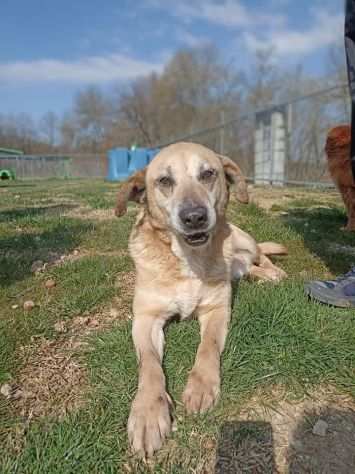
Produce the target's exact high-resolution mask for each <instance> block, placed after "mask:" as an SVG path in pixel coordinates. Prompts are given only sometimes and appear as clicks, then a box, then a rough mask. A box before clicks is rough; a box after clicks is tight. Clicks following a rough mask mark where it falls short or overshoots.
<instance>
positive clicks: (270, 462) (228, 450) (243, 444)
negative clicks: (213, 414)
mask: <svg viewBox="0 0 355 474" xmlns="http://www.w3.org/2000/svg"><path fill="white" fill-rule="evenodd" d="M237 472H240V473H242V472H245V473H247V472H253V473H255V474H274V473H275V472H277V471H276V467H275V458H274V449H273V434H272V427H271V424H270V423H266V422H263V421H233V422H227V423H225V424H224V425H222V429H221V434H220V438H219V442H218V447H217V455H216V465H215V474H232V473H237Z"/></svg>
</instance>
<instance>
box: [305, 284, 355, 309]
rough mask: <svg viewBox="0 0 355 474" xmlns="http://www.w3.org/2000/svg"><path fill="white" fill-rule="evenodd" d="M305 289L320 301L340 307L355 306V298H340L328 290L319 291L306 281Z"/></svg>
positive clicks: (311, 296) (310, 295)
mask: <svg viewBox="0 0 355 474" xmlns="http://www.w3.org/2000/svg"><path fill="white" fill-rule="evenodd" d="M304 290H305V292H306V294H307V295H308V296H309V297H310V298H312V299H315V300H317V301H319V302H320V303H324V304H328V305H330V306H336V307H338V308H355V298H339V297H336V296H332V295H329V293H328V292H325V291H324V292H323V291H319V290H317V289H316V288H312V287H311V286H310V284H309V283H305V285H304Z"/></svg>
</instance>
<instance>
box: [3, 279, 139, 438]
mask: <svg viewBox="0 0 355 474" xmlns="http://www.w3.org/2000/svg"><path fill="white" fill-rule="evenodd" d="M134 275H135V274H134V272H127V273H121V274H119V277H118V278H119V279H118V281H117V286H118V287H119V289H120V294H119V296H117V297H116V298H114V300H113V302H112V304H111V306H110V307H108V308H104V309H103V310H100V311H98V312H96V313H94V314H89V313H84V314H83V315H80V316H77V317H75V318H74V319H72V320H70V321H57V322H56V323H55V324H54V330H55V331H56V332H57V333H58V337H57V338H56V339H53V340H47V339H43V338H40V339H38V338H33V342H32V344H31V345H30V346H25V347H22V348H21V351H20V354H19V357H20V358H21V359H22V360H23V361H24V367H23V369H22V370H21V371H20V373H19V375H18V376H17V378H16V380H13V381H11V383H10V384H6V385H7V387H5V388H6V391H5V390H4V393H5V395H4V394H2V395H0V396H6V398H7V399H8V400H9V401H10V403H11V405H12V406H13V408H14V409H15V410H16V411H17V412H19V413H20V415H21V416H22V417H23V419H24V422H23V424H22V427H17V428H16V429H17V431H19V433H20V432H21V433H22V436H23V435H24V432H25V428H24V427H25V426H27V425H28V423H30V422H31V420H32V419H33V418H37V417H44V416H51V417H54V418H61V417H63V416H65V415H66V414H67V413H68V412H70V411H73V410H77V409H78V408H80V407H81V406H82V405H83V404H84V403H85V396H86V393H87V391H88V390H89V381H88V374H87V371H86V368H85V367H84V366H83V365H81V364H80V358H79V354H80V352H81V351H83V349H84V348H86V349H88V342H87V340H86V337H87V336H88V335H89V334H90V333H93V332H97V331H100V330H104V329H107V328H109V327H111V326H112V325H113V324H114V323H115V322H116V321H122V320H127V319H130V318H131V317H132V316H131V303H132V297H133V291H134ZM19 433H17V435H16V434H15V433H12V434H10V438H11V437H12V438H13V442H12V443H11V444H12V445H21V442H20V441H19V440H20V435H19ZM16 436H17V438H18V439H17V440H16V442H15V441H14V440H15V438H16Z"/></svg>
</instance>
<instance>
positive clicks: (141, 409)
mask: <svg viewBox="0 0 355 474" xmlns="http://www.w3.org/2000/svg"><path fill="white" fill-rule="evenodd" d="M157 314H159V313H157V312H154V313H153V312H147V313H146V312H143V313H141V312H140V313H139V314H138V315H137V316H136V317H135V319H134V322H133V329H132V335H133V342H134V345H135V348H136V352H137V357H138V362H139V381H138V390H137V393H136V396H135V398H134V401H133V403H132V407H131V412H130V415H129V419H128V436H129V440H130V443H131V446H132V449H133V451H134V452H136V453H137V454H138V455H140V456H141V457H145V456H147V457H150V456H151V455H152V454H153V453H154V451H156V450H157V449H159V448H160V446H161V445H162V442H163V441H164V439H165V437H166V436H167V435H168V434H169V433H170V430H171V417H170V404H171V401H170V398H169V395H168V394H167V393H166V389H165V376H164V373H163V369H162V366H161V361H162V358H163V348H164V332H163V326H164V323H165V319H164V318H162V317H159V316H158V315H157Z"/></svg>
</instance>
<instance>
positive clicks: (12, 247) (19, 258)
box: [0, 219, 93, 287]
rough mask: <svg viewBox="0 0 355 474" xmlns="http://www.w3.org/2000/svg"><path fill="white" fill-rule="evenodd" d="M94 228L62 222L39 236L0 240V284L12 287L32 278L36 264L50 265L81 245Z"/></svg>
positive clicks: (62, 220)
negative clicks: (35, 262)
mask: <svg viewBox="0 0 355 474" xmlns="http://www.w3.org/2000/svg"><path fill="white" fill-rule="evenodd" d="M92 228H93V226H92V224H90V223H87V222H77V221H71V220H65V219H61V220H59V221H57V222H55V223H52V224H51V226H50V227H49V228H47V229H45V230H42V231H40V230H38V231H37V232H36V233H22V234H20V235H16V236H11V237H6V238H0V285H1V286H3V287H6V286H10V285H11V284H12V283H14V282H16V281H19V280H23V279H25V278H26V277H28V276H30V275H31V273H32V272H31V266H32V264H33V262H34V261H36V260H41V261H43V262H50V261H53V260H56V259H57V258H59V257H60V255H61V254H63V253H68V252H71V251H73V250H74V249H75V248H76V247H78V246H79V244H80V242H81V241H82V239H83V238H84V237H85V235H86V234H87V233H88V232H90V231H91V230H92Z"/></svg>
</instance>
